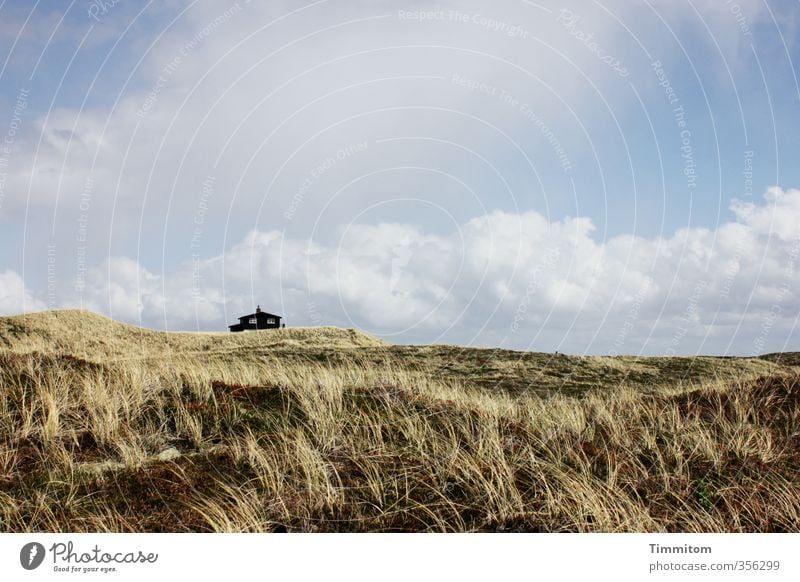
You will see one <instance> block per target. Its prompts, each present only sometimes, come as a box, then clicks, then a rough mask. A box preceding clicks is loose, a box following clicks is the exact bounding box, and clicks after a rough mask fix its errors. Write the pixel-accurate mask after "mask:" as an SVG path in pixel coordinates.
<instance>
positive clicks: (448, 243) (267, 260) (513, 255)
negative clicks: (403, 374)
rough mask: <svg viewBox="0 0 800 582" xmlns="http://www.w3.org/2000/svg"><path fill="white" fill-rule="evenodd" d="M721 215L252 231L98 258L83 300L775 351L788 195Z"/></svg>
mask: <svg viewBox="0 0 800 582" xmlns="http://www.w3.org/2000/svg"><path fill="white" fill-rule="evenodd" d="M734 208H735V212H736V216H737V221H736V222H729V223H725V224H722V225H721V226H720V227H719V228H717V229H715V230H708V229H702V228H691V229H682V230H680V231H678V232H676V233H675V234H673V235H672V236H669V237H665V238H654V239H647V238H642V237H634V236H628V235H625V236H618V237H614V238H612V239H610V240H608V241H606V242H604V243H603V242H598V241H596V240H595V239H594V238H593V228H592V224H591V221H589V220H588V219H585V218H574V219H569V218H568V219H564V220H560V221H547V220H546V219H544V218H543V217H542V216H541V215H539V214H537V213H535V212H525V213H522V214H510V213H505V212H493V213H491V214H489V215H487V216H483V217H479V218H475V219H473V220H470V221H468V222H467V223H465V224H462V225H460V227H459V228H458V229H457V230H456V231H454V232H452V233H449V234H445V235H433V234H426V233H424V232H422V231H421V229H420V228H419V227H418V226H415V225H404V224H388V223H382V224H377V225H362V224H352V225H349V226H348V227H347V228H343V229H342V230H341V231H340V233H339V238H338V240H337V241H336V243H335V244H320V243H315V242H312V241H309V240H307V239H291V238H288V237H286V236H284V235H282V234H281V233H278V232H276V231H272V232H258V231H252V232H250V233H249V234H248V235H247V236H246V237H245V238H244V239H243V240H242V241H241V242H239V243H238V244H236V245H234V246H233V247H231V248H230V249H229V250H228V251H226V252H225V253H223V254H221V255H219V256H217V257H213V258H211V259H207V260H203V261H201V262H199V263H193V264H185V265H183V266H182V267H181V268H179V269H176V270H174V271H172V272H169V273H167V274H165V275H155V274H153V273H150V272H148V271H146V270H145V269H143V268H142V267H140V266H138V265H137V264H136V263H135V262H133V261H131V260H129V259H125V258H117V259H113V260H112V262H111V268H110V269H107V266H106V267H104V268H103V269H96V270H94V271H93V272H92V273H91V274H90V276H89V280H88V282H87V289H90V290H92V291H90V292H87V293H89V295H87V296H85V297H84V301H87V300H88V301H89V303H90V304H91V305H94V306H95V307H96V308H97V309H101V310H103V311H107V312H108V311H110V312H112V313H114V314H116V315H117V316H119V317H122V318H127V319H134V320H137V321H138V320H141V321H142V322H145V323H149V324H151V325H155V326H162V325H163V322H165V321H166V322H167V324H168V325H169V326H171V327H172V328H182V327H183V328H185V327H187V326H192V325H196V324H199V325H200V326H201V327H204V328H210V327H211V328H213V327H216V328H217V329H224V324H226V323H229V322H230V320H232V319H233V318H234V317H235V316H236V315H239V314H241V313H243V312H246V311H247V310H249V309H250V308H252V307H253V306H254V305H255V304H256V303H260V304H261V305H262V306H264V307H265V308H266V309H269V310H272V311H278V312H279V313H281V314H282V315H284V316H286V317H287V322H288V323H289V325H317V324H338V325H355V326H358V327H361V328H365V329H367V330H370V331H374V332H378V333H382V334H383V335H385V336H387V337H389V338H393V339H395V340H397V341H413V340H418V341H419V340H424V341H440V340H447V341H458V342H462V343H470V342H477V343H481V344H487V343H488V344H503V345H507V346H512V347H518V348H529V347H534V348H536V347H546V348H547V349H553V348H554V347H555V346H560V347H561V349H563V350H567V351H576V352H584V351H588V352H601V353H608V352H620V353H623V352H638V351H639V350H640V349H643V350H644V351H645V352H652V353H664V352H666V353H672V352H675V353H691V352H693V351H696V350H701V351H704V352H714V351H717V352H723V351H734V352H736V353H748V354H749V353H751V352H762V351H765V350H766V349H768V348H770V347H773V348H775V349H779V348H781V347H782V342H784V341H785V340H786V339H787V338H788V337H790V336H789V334H791V332H792V331H793V329H794V322H795V318H796V314H797V313H798V312H799V310H800V297H799V296H798V288H799V287H798V286H799V285H800V272H798V269H797V266H798V259H799V258H800V226H798V225H800V190H786V191H784V190H781V189H779V188H772V189H770V190H769V191H768V192H767V194H766V196H765V203H764V204H760V205H749V206H747V207H746V208H747V210H744V208H745V207H744V206H742V205H741V204H739V203H735V204H734ZM223 272H224V274H223ZM109 273H110V275H109ZM771 314H772V315H771ZM737 326H740V328H739V329H738V331H737V330H736V327H737ZM734 332H735V333H734ZM534 337H537V338H539V340H537V343H534V344H533V345H531V339H532V338H534ZM543 343H544V345H542V344H543ZM729 344H730V345H729ZM643 346H644V347H643Z"/></svg>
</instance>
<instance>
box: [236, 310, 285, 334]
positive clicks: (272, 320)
mask: <svg viewBox="0 0 800 582" xmlns="http://www.w3.org/2000/svg"><path fill="white" fill-rule="evenodd" d="M281 319H282V318H281V316H280V315H275V314H274V313H267V312H266V311H261V306H260V305H259V306H257V307H256V312H255V313H251V314H250V315H243V316H242V317H240V318H239V323H236V324H234V325H229V326H228V329H230V330H231V331H232V332H235V331H256V330H259V329H276V328H279V327H281Z"/></svg>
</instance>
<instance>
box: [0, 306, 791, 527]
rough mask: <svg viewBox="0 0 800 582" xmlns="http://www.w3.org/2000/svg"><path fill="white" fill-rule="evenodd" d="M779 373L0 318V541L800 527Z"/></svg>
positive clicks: (715, 362)
mask: <svg viewBox="0 0 800 582" xmlns="http://www.w3.org/2000/svg"><path fill="white" fill-rule="evenodd" d="M773 359H774V358H773ZM793 364H794V362H793V361H792V362H791V365H790V364H789V363H786V362H781V361H779V360H775V361H767V360H762V359H745V358H742V359H723V358H632V357H630V358H591V357H567V356H552V355H549V354H530V353H520V352H511V351H500V350H474V349H473V350H470V349H464V348H457V347H453V346H426V347H413V346H389V345H385V344H383V343H382V342H380V341H378V340H375V339H373V338H370V337H369V336H366V335H364V334H361V333H359V332H355V331H351V330H339V329H335V328H322V329H308V330H303V329H299V330H298V329H285V330H275V331H269V332H258V333H253V334H235V335H230V334H165V333H159V332H151V331H146V330H140V329H139V328H135V327H132V326H125V325H122V324H117V323H114V322H111V321H109V320H106V319H104V318H101V317H99V316H96V315H93V314H87V313H85V312H57V313H56V314H55V315H54V314H38V315H31V316H22V317H15V318H0V531H13V532H19V531H42V530H44V531H606V532H608V531H702V532H712V531H797V530H798V525H797V524H798V523H800V380H798V377H797V373H796V369H795V368H794V366H793Z"/></svg>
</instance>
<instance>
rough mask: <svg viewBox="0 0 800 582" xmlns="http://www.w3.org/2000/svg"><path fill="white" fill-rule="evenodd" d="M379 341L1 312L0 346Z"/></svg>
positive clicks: (74, 313)
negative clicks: (171, 328)
mask: <svg viewBox="0 0 800 582" xmlns="http://www.w3.org/2000/svg"><path fill="white" fill-rule="evenodd" d="M300 345H302V346H305V347H310V346H325V347H331V348H340V347H378V346H381V345H384V343H383V342H382V341H380V340H378V339H376V338H374V337H372V336H370V335H367V334H365V333H363V332H360V331H356V330H354V329H341V328H336V327H316V328H284V329H276V330H270V331H269V333H257V334H253V333H237V334H232V333H228V332H221V333H189V332H160V331H152V330H149V329H144V328H141V327H136V326H134V325H128V324H125V323H120V322H117V321H113V320H111V319H108V318H107V317H103V316H102V315H98V314H96V313H93V312H91V311H84V310H78V309H64V310H58V311H45V312H40V313H32V314H28V315H17V316H13V317H0V349H3V348H4V347H5V348H6V349H9V350H12V351H14V352H16V353H23V352H34V351H38V352H42V353H61V354H71V355H75V356H81V357H84V358H86V359H102V358H106V357H113V358H118V357H147V356H154V355H157V356H161V355H164V352H165V351H166V352H169V351H174V352H176V353H181V354H186V353H193V352H209V351H212V352H223V353H224V352H235V351H238V350H253V349H255V350H260V349H264V348H268V347H269V348H275V347H280V348H292V347H295V346H300Z"/></svg>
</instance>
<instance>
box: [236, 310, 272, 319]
mask: <svg viewBox="0 0 800 582" xmlns="http://www.w3.org/2000/svg"><path fill="white" fill-rule="evenodd" d="M259 316H263V317H275V318H277V319H283V316H281V315H275V314H274V313H267V312H266V311H256V312H255V313H251V314H250V315H242V316H240V317H239V319H247V318H248V317H259Z"/></svg>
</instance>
